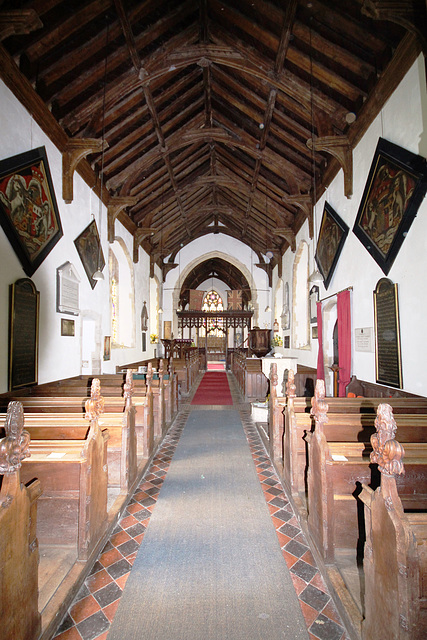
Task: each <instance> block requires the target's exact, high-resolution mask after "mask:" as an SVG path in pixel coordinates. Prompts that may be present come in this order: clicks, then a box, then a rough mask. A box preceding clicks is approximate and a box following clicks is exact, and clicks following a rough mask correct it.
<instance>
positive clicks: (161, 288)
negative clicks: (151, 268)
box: [157, 188, 163, 313]
mask: <svg viewBox="0 0 427 640" xmlns="http://www.w3.org/2000/svg"><path fill="white" fill-rule="evenodd" d="M160 261H161V263H162V275H161V278H162V282H161V285H160V306H159V310H158V312H157V313H163V188H162V210H161V216H160Z"/></svg>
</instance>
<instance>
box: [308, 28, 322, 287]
mask: <svg viewBox="0 0 427 640" xmlns="http://www.w3.org/2000/svg"><path fill="white" fill-rule="evenodd" d="M311 31H312V29H311V25H310V101H311V158H312V164H313V235H314V238H313V246H314V251H313V267H314V268H313V271H312V273H311V274H310V275H309V277H308V281H309V282H310V284H317V285H319V284H322V283H323V276H322V274H321V273H320V271H319V269H317V267H316V258H315V256H316V250H317V229H316V197H317V193H316V157H315V150H314V106H313V50H312V46H311V35H312V33H311Z"/></svg>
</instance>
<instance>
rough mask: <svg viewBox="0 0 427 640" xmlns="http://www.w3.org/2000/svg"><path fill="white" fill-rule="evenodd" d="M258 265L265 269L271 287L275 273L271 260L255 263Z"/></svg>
mask: <svg viewBox="0 0 427 640" xmlns="http://www.w3.org/2000/svg"><path fill="white" fill-rule="evenodd" d="M255 266H256V267H259V268H260V269H263V270H264V271H265V273H266V274H267V276H268V286H269V287H271V286H272V274H273V267H272V266H271V264H270V262H258V263H256V264H255Z"/></svg>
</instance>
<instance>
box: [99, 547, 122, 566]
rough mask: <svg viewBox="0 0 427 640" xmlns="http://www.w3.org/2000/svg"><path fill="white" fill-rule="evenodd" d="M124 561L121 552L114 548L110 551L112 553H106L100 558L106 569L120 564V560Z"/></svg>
mask: <svg viewBox="0 0 427 640" xmlns="http://www.w3.org/2000/svg"><path fill="white" fill-rule="evenodd" d="M122 559H123V556H122V554H121V553H120V551H118V550H117V549H116V548H114V549H110V551H106V552H105V553H103V554H102V555H101V556H100V558H99V562H100V563H101V564H102V565H103V566H104V567H109V566H110V564H114V563H115V562H118V561H119V560H122Z"/></svg>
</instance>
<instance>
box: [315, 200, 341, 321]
mask: <svg viewBox="0 0 427 640" xmlns="http://www.w3.org/2000/svg"><path fill="white" fill-rule="evenodd" d="M348 231H349V229H348V226H347V225H346V223H345V222H344V221H343V220H341V218H340V217H339V215H338V214H337V213H336V212H335V211H334V209H333V208H332V207H331V206H330V205H329V204H328V203H327V202H325V207H324V209H323V216H322V222H321V224H320V231H319V238H318V240H317V248H316V255H315V259H316V263H317V266H318V268H319V271H320V273H321V274H322V278H323V283H324V285H325V288H326V289H327V288H328V286H329V283H330V281H331V278H332V276H333V273H334V271H335V267H336V266H337V262H338V258H339V257H340V253H341V251H342V248H343V246H344V242H345V239H346V237H347V235H348ZM316 317H317V316H316Z"/></svg>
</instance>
